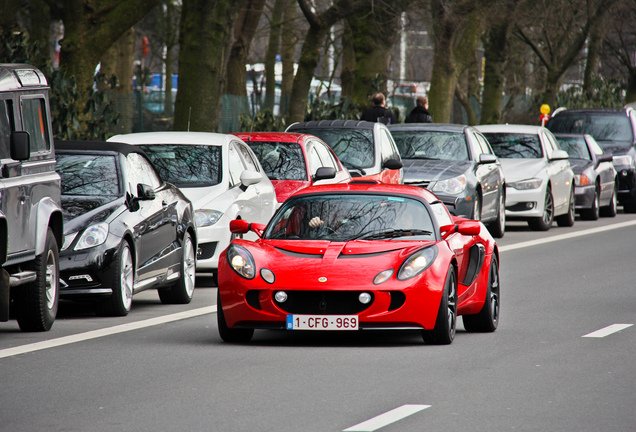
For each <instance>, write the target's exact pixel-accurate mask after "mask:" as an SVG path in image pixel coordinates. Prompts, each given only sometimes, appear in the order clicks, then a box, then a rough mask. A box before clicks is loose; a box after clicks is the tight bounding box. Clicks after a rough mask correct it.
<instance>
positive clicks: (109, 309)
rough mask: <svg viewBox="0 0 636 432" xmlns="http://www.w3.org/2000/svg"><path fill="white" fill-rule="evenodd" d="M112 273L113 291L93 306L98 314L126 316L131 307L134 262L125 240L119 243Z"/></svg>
mask: <svg viewBox="0 0 636 432" xmlns="http://www.w3.org/2000/svg"><path fill="white" fill-rule="evenodd" d="M113 274H114V277H113V293H112V294H111V296H110V297H108V298H107V299H106V300H104V301H102V302H100V303H97V305H96V306H95V312H97V314H98V315H100V316H126V315H128V312H130V309H131V307H132V296H133V287H134V286H135V263H134V261H133V258H132V251H131V249H130V244H128V242H127V241H126V240H123V241H122V242H121V244H120V245H119V251H118V252H117V261H116V263H115V265H114V267H113Z"/></svg>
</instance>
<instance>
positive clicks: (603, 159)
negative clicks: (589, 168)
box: [596, 154, 614, 166]
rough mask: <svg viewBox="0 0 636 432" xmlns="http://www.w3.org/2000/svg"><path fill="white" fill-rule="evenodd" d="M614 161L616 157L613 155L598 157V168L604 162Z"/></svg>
mask: <svg viewBox="0 0 636 432" xmlns="http://www.w3.org/2000/svg"><path fill="white" fill-rule="evenodd" d="M613 159H614V157H613V156H612V155H611V154H601V155H597V156H596V164H597V166H598V164H600V163H603V162H612V161H613Z"/></svg>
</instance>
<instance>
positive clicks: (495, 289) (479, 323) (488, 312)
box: [462, 255, 500, 333]
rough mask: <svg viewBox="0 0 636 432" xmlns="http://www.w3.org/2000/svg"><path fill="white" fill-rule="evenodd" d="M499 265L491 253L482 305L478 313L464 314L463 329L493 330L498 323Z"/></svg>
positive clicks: (473, 331)
mask: <svg viewBox="0 0 636 432" xmlns="http://www.w3.org/2000/svg"><path fill="white" fill-rule="evenodd" d="M499 295H500V291H499V265H498V263H497V258H496V257H495V256H494V255H493V257H492V261H491V263H490V273H489V276H488V291H486V299H485V301H484V306H483V307H482V308H481V310H480V311H479V313H477V314H474V315H464V316H463V317H462V320H463V322H464V329H466V331H467V332H471V333H475V332H484V333H487V332H494V331H495V330H497V326H498V325H499Z"/></svg>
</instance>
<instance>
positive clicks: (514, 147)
mask: <svg viewBox="0 0 636 432" xmlns="http://www.w3.org/2000/svg"><path fill="white" fill-rule="evenodd" d="M484 136H485V137H486V138H487V139H488V142H489V143H490V146H491V147H492V150H493V151H494V152H495V154H496V155H497V156H498V157H500V158H504V159H505V158H508V159H524V158H541V157H543V151H542V150H541V142H540V141H539V136H538V135H536V134H523V133H500V132H491V133H484Z"/></svg>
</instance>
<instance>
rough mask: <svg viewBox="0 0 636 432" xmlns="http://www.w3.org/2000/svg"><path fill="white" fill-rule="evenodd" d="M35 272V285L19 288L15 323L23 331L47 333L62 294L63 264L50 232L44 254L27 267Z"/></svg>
mask: <svg viewBox="0 0 636 432" xmlns="http://www.w3.org/2000/svg"><path fill="white" fill-rule="evenodd" d="M28 270H33V271H35V273H36V275H37V277H36V279H35V281H34V282H32V283H30V284H28V285H26V286H24V287H20V289H19V290H18V295H17V296H16V298H15V301H16V310H17V311H16V319H17V321H18V325H19V326H20V330H22V331H47V330H50V328H51V327H52V326H53V322H54V321H55V316H56V315H57V307H58V304H59V298H60V290H59V280H60V262H59V255H58V248H57V241H56V240H55V235H54V234H53V231H52V230H51V229H50V228H49V229H48V231H47V233H46V240H45V244H44V251H43V252H42V254H40V255H38V256H37V257H36V258H35V260H34V261H33V262H32V263H31V265H30V266H28Z"/></svg>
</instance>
